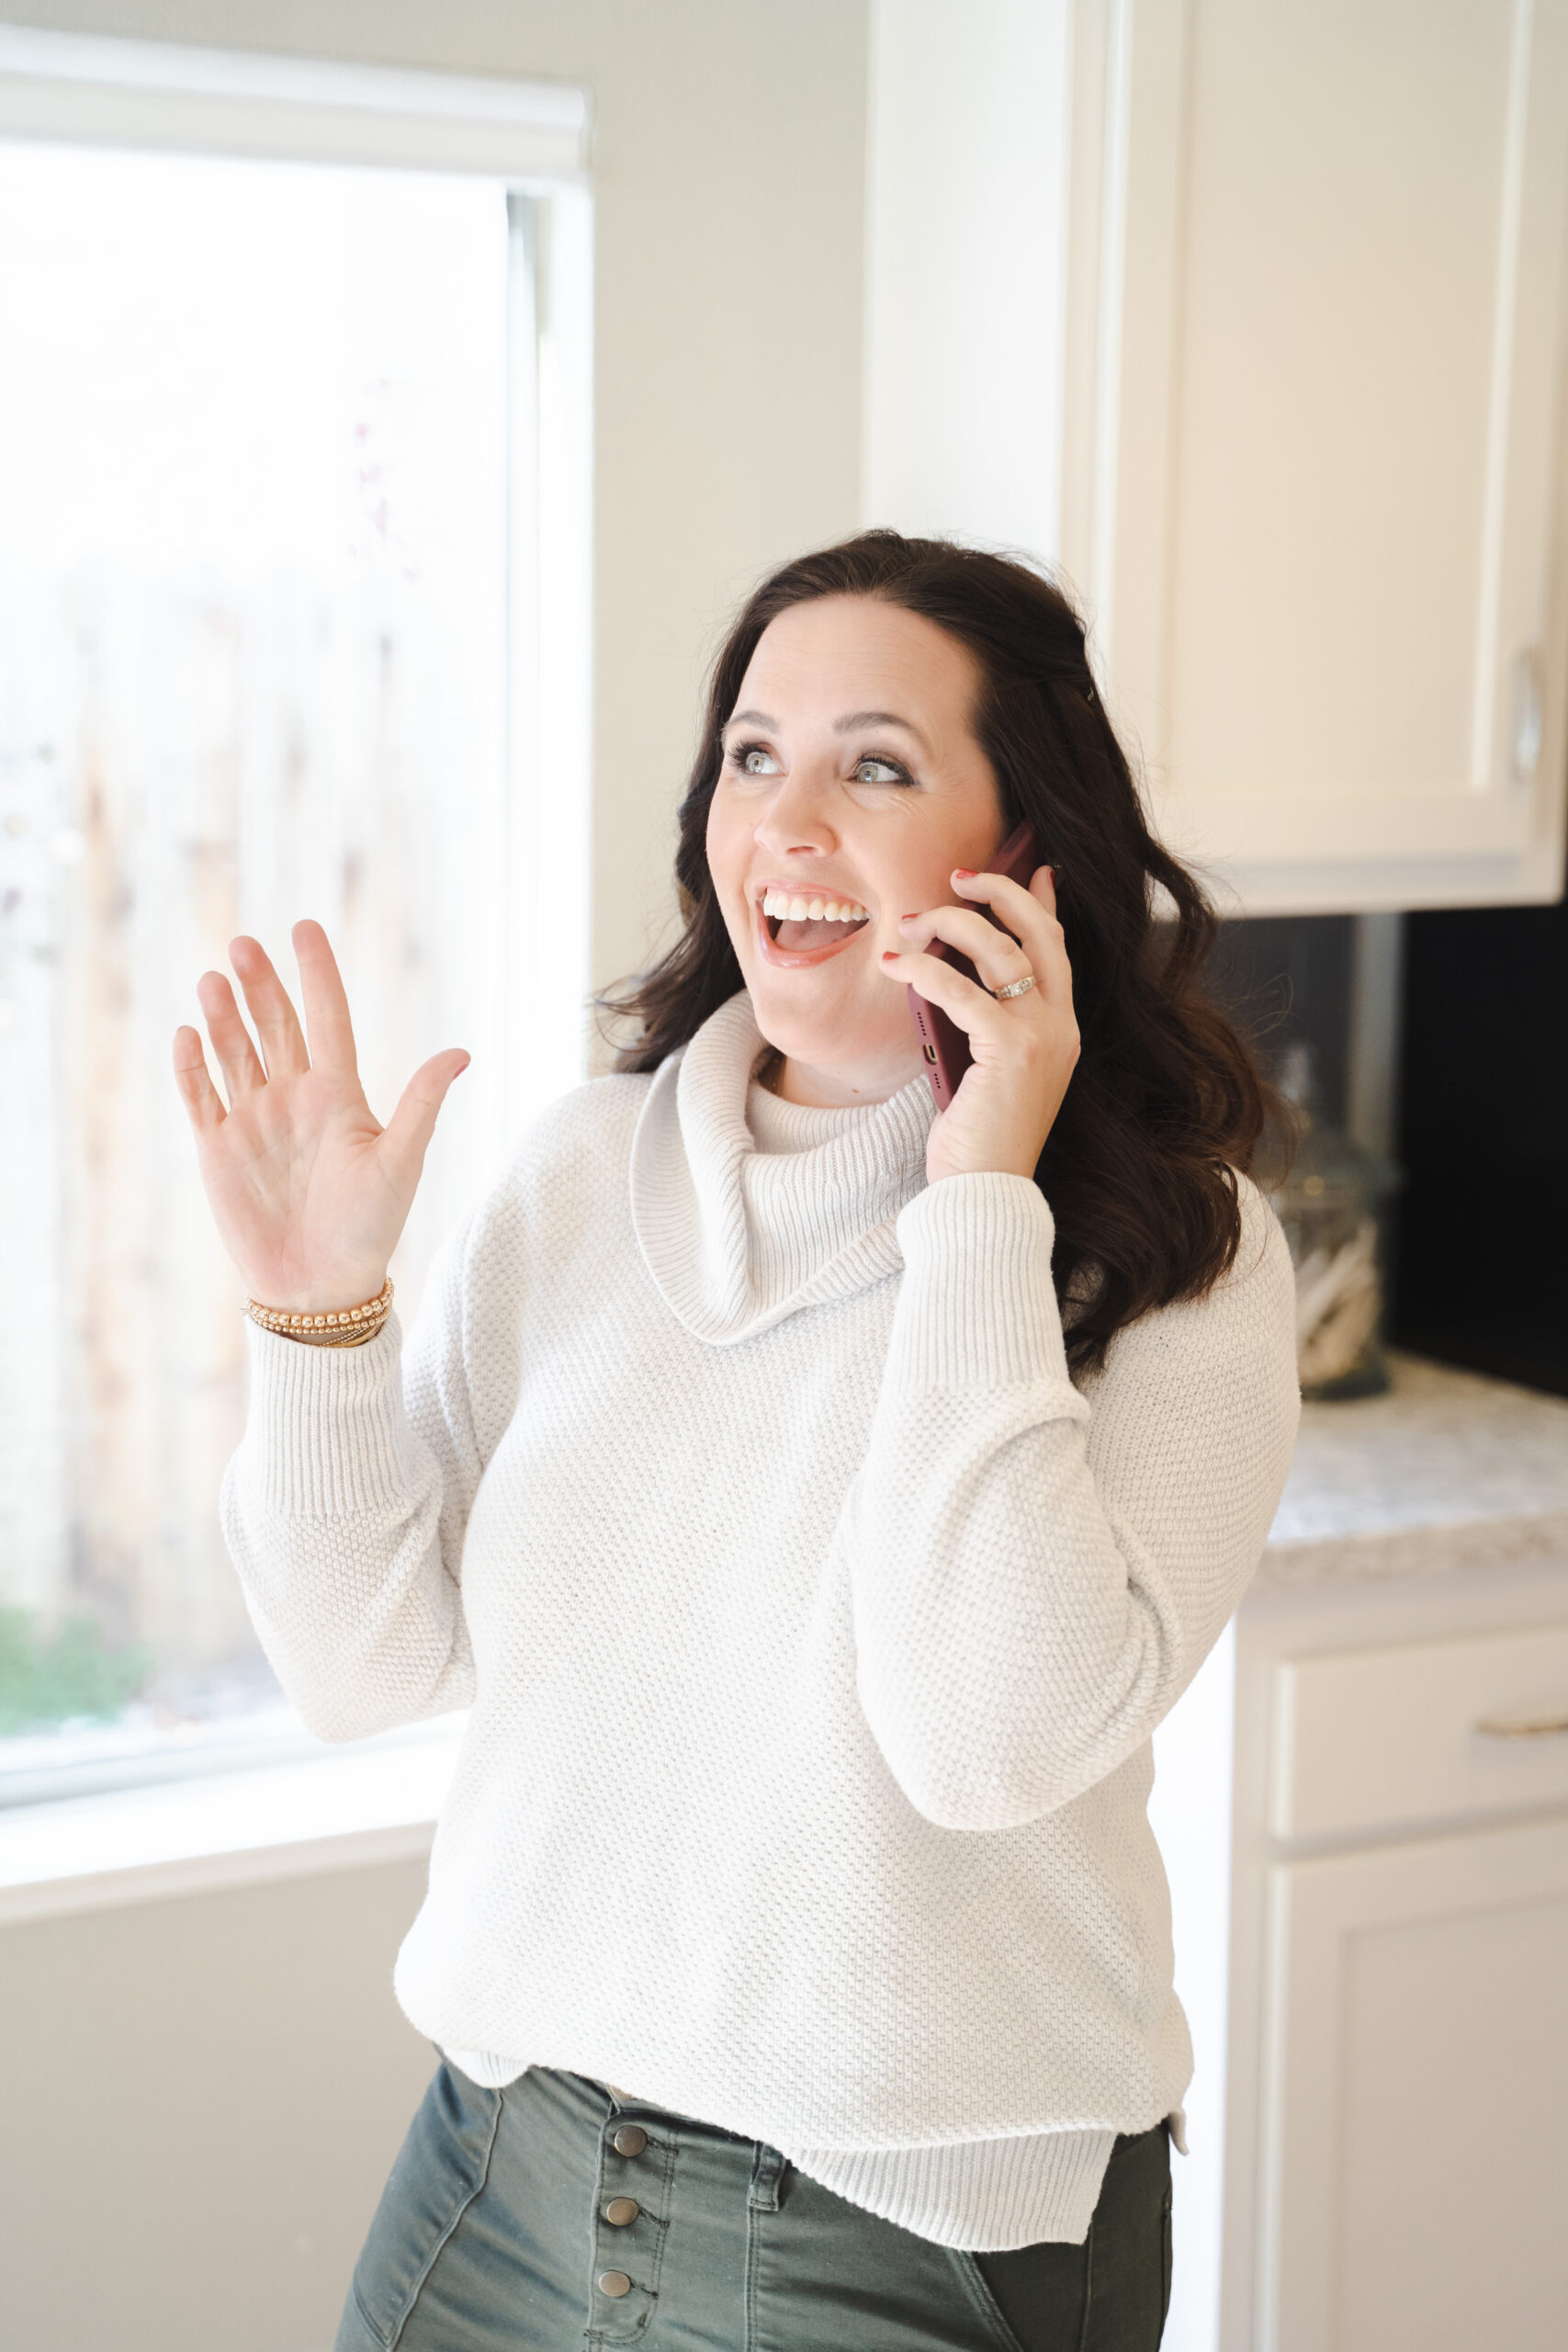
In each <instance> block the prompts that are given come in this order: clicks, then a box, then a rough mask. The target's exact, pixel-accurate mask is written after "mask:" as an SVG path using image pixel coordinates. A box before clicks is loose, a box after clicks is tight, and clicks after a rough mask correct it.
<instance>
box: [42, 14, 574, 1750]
mask: <svg viewBox="0 0 1568 2352" xmlns="http://www.w3.org/2000/svg"><path fill="white" fill-rule="evenodd" d="M84 46H85V48H87V49H95V50H102V49H104V48H105V47H115V46H117V45H114V44H93V43H89V44H85V45H84ZM125 46H126V47H127V48H130V47H132V46H134V45H131V44H126V45H125ZM4 63H5V57H4V53H3V51H0V66H3V65H4ZM241 63H242V64H243V61H241ZM232 70H238V69H232ZM311 70H316V69H311ZM323 70H330V69H323ZM241 78H242V81H243V75H242V77H241ZM394 78H396V77H394ZM406 78H407V80H408V81H410V82H411V83H412V82H421V81H427V80H428V79H429V77H417V76H410V77H406ZM464 86H468V85H464ZM175 143H177V142H175ZM586 315H587V243H586V231H585V225H584V211H583V209H582V208H581V204H579V205H578V206H577V207H576V208H574V206H573V204H572V202H571V201H570V191H568V194H567V197H566V198H565V199H564V200H563V199H562V198H561V197H560V194H559V192H558V191H552V190H551V189H550V188H549V187H547V186H546V187H540V186H538V185H535V186H532V187H530V186H528V185H522V186H520V185H519V184H518V183H517V181H516V180H515V179H513V177H511V176H510V175H504V174H502V173H499V172H497V173H494V174H491V175H486V174H483V173H479V172H474V171H467V172H463V173H460V174H459V173H457V172H446V171H442V170H439V169H428V168H427V169H423V170H420V171H412V170H399V169H389V168H385V167H384V166H382V165H379V164H359V165H356V166H355V168H343V167H342V166H339V165H334V164H324V163H317V162H309V163H298V162H283V161H277V160H254V159H253V158H251V157H248V156H243V155H228V156H199V155H195V154H190V153H172V152H163V153H158V152H147V153H130V152H125V151H123V150H119V149H112V148H92V147H88V146H85V145H76V144H70V143H52V144H51V143H32V142H23V141H0V515H4V517H5V525H4V529H3V531H0V647H3V649H4V652H3V655H0V1128H3V1130H4V1134H5V1137H6V1141H5V1147H4V1150H3V1152H0V1233H3V1234H4V1235H5V1237H6V1241H5V1247H4V1250H0V1793H6V1792H8V1793H9V1794H10V1795H12V1796H13V1797H18V1796H23V1795H36V1794H38V1793H39V1792H42V1791H43V1790H44V1789H46V1788H51V1787H52V1788H68V1787H83V1786H91V1785H98V1784H102V1783H103V1782H104V1781H113V1780H116V1779H120V1778H124V1777H127V1776H130V1775H131V1774H137V1775H141V1774H145V1773H148V1772H150V1771H152V1772H157V1771H167V1770H178V1769H181V1768H182V1766H188V1765H191V1764H200V1765H201V1766H202V1767H203V1768H209V1767H210V1765H211V1763H212V1761H213V1760H214V1758H216V1757H217V1756H218V1755H219V1754H220V1753H222V1754H224V1755H226V1756H228V1757H229V1758H233V1757H235V1756H237V1755H239V1754H241V1753H242V1752H243V1751H245V1750H247V1749H254V1750H256V1751H258V1752H269V1753H276V1739H277V1737H278V1736H284V1737H290V1736H293V1737H299V1736H302V1735H301V1734H300V1731H299V1725H298V1724H297V1723H296V1721H295V1719H294V1718H293V1716H292V1714H291V1713H290V1711H289V1710H288V1708H287V1706H286V1705H285V1704H284V1702H283V1701H282V1698H281V1694H280V1693H279V1692H278V1691H277V1690H276V1685H275V1684H274V1682H273V1680H272V1678H271V1676H270V1674H269V1672H268V1670H267V1668H266V1667H265V1662H264V1661H263V1659H262V1658H261V1656H260V1652H259V1649H258V1647H257V1645H256V1643H255V1639H254V1633H253V1631H252V1629H251V1626H250V1623H249V1619H248V1617H247V1614H246V1611H245V1609H244V1604H243V1598H242V1595H241V1591H240V1588H239V1585H238V1581H237V1579H236V1577H235V1576H234V1574H233V1571H232V1568H231V1566H230V1565H229V1563H228V1560H227V1557H226V1555H225V1554H224V1552H223V1549H222V1544H221V1542H220V1535H219V1531H218V1525H217V1518H216V1498H217V1489H218V1483H219V1479H220V1474H221V1470H222V1466H223V1463H224V1461H225V1460H226V1458H227V1456H228V1454H229V1453H230V1452H231V1450H232V1447H233V1445H234V1443H235V1442H236V1440H237V1436H238V1433H239V1428H240V1424H241V1419H242V1414H243V1363H244V1354H243V1325H242V1320H241V1317H240V1314H239V1312H238V1308H239V1302H240V1297H241V1288H240V1285H239V1283H238V1280H237V1277H236V1276H235V1274H234V1272H233V1270H232V1268H231V1266H230V1265H229V1263H228V1261H227V1259H226V1258H225V1256H224V1254H223V1252H222V1250H221V1247H220V1244H219V1243H218V1241H217V1238H216V1236H215V1234H214V1233H213V1231H212V1228H211V1224H210V1219H209V1216H208V1215H207V1212H206V1208H205V1204H204V1202H203V1200H202V1197H201V1193H200V1188H199V1184H198V1182H197V1178H196V1173H195V1167H194V1160H193V1155H192V1150H191V1145H190V1139H189V1136H188V1133H187V1132H186V1125H185V1118H184V1114H183V1112H182V1111H181V1109H180V1106H179V1103H178V1100H177V1097H176V1096H175V1092H174V1089H173V1085H172V1081H171V1079H170V1075H169V1045H170V1039H171V1036H172V1034H173V1031H174V1029H175V1027H176V1026H177V1025H178V1023H180V1022H181V1021H189V1020H195V1019H197V1013H196V1011H195V999H194V984H195V981H196V978H197V975H198V974H199V973H200V972H201V971H202V970H203V969H205V968H207V967H209V966H217V967H219V968H225V967H226V956H225V949H226V944H227V941H228V940H229V939H230V938H231V936H232V935H233V933H235V932H236V931H240V930H244V931H250V932H254V933H256V934H257V935H258V936H259V937H260V938H262V939H263V940H264V942H265V944H267V946H268V948H269V949H270V950H271V952H272V953H273V955H274V957H275V960H276V961H277V963H278V965H279V967H280V969H281V970H282V971H283V973H284V976H285V978H286V979H288V980H289V981H290V982H292V979H293V966H292V957H291V955H290V953H289V948H288V927H289V924H290V922H292V921H293V920H294V919H295V918H296V917H297V916H299V915H300V914H305V913H310V914H314V915H317V916H319V917H320V918H321V921H322V922H324V923H325V924H326V927H327V930H328V932H329V934H330V935H331V937H332V939H333V944H334V946H335V948H336V950H337V953H338V956H339V960H340V962H341V963H342V965H343V967H344V975H345V978H346V980H347V984H348V988H349V992H350V1001H351V1003H352V1004H353V1006H354V1009H355V1021H356V1028H357V1031H358V1035H359V1040H360V1052H361V1063H362V1068H363V1070H364V1074H365V1080H366V1087H367V1093H368V1095H369V1098H370V1102H371V1104H372V1106H373V1108H374V1109H376V1110H377V1112H378V1114H380V1115H381V1116H382V1117H385V1116H387V1115H388V1114H389V1112H390V1109H391V1106H392V1103H393V1102H394V1101H395V1099H396V1096H397V1092H398V1091H399V1089H400V1086H401V1083H402V1081H403V1080H404V1079H405V1078H406V1077H407V1075H408V1074H409V1072H410V1071H411V1070H412V1068H413V1067H414V1065H415V1064H416V1063H417V1062H418V1061H420V1060H421V1059H423V1057H424V1056H426V1055H427V1054H429V1053H431V1052H433V1051H434V1050H435V1049H436V1048H437V1047H438V1046H443V1045H447V1044H459V1043H460V1044H464V1045H467V1046H469V1047H470V1048H471V1049H472V1051H473V1054H474V1062H473V1066H472V1068H471V1069H470V1070H469V1071H468V1074H467V1075H466V1077H465V1078H464V1080H463V1081H462V1082H461V1084H460V1085H459V1086H458V1087H457V1089H456V1090H455V1091H454V1093H453V1096H452V1098H451V1100H450V1101H449V1103H448V1105H447V1107H446V1111H445V1112H444V1114H443V1118H442V1123H441V1129H440V1131H439V1132H438V1135H437V1138H436V1142H435V1145H434V1148H433V1151H432V1154H431V1157H430V1160H429V1162H428V1164H427V1169H426V1174H425V1179H424V1182H423V1186H422V1189H421V1193H420V1197H419V1200H418V1202H417V1203H416V1205H415V1210H414V1215H413V1217H412V1222H411V1225H410V1227H409V1231H408V1233H407V1235H406V1236H405V1238H404V1241H403V1244H402V1246H401V1248H400V1250H399V1253H398V1257H397V1259H396V1260H395V1261H394V1265H393V1274H394V1278H395V1280H396V1282H397V1284H398V1290H399V1304H400V1309H401V1310H402V1312H403V1314H404V1317H405V1321H406V1319H407V1317H409V1316H410V1315H412V1310H413V1308H414V1307H415V1306H416V1305H417V1302H418V1298H419V1294H420V1290H421V1286H422V1284H423V1280H424V1277H425V1273H426V1270H427V1268H428V1266H429V1262H430V1259H431V1256H432V1253H433V1250H434V1248H435V1246H436V1244H437V1243H438V1241H439V1239H440V1238H441V1235H442V1234H443V1232H444V1231H445V1230H446V1228H447V1227H449V1226H450V1225H451V1223H452V1222H453V1221H454V1219H455V1218H456V1216H457V1215H458V1214H460V1212H461V1210H462V1209H463V1207H464V1206H465V1205H466V1204H468V1202H469V1201H470V1200H471V1199H472V1198H473V1197H474V1196H475V1194H476V1193H477V1192H478V1191H479V1190H480V1189H481V1188H482V1186H483V1184H484V1182H485V1181H486V1179H487V1176H488V1175H489V1173H490V1172H491V1170H493V1169H494V1168H495V1167H496V1165H497V1164H498V1162H499V1161H500V1159H502V1155H503V1153H504V1151H505V1149H506V1148H507V1146H508V1143H509V1141H510V1139H511V1138H512V1137H513V1136H514V1135H515V1133H516V1131H517V1128H518V1126H519V1125H520V1124H521V1123H522V1122H524V1121H525V1119H526V1118H527V1117H528V1115H529V1114H531V1113H532V1112H534V1111H535V1110H536V1109H537V1108H538V1107H539V1106H540V1104H541V1103H542V1102H543V1101H544V1100H546V1099H547V1098H548V1097H549V1096H550V1095H551V1094H553V1093H556V1092H558V1091H560V1090H561V1088H563V1087H564V1086H568V1085H570V1084H573V1083H575V1082H577V1080H578V1079H579V1078H580V1077H581V1074H582V1065H583V1003H584V999H585V995H586V978H585V975H586V920H585V907H586V889H585V854H584V850H583V842H585V839H586V806H585V801H586V785H585V778H584V775H583V757H582V753H583V746H584V744H585V741H586V720H585V716H584V705H585V678H586V659H585V653H584V646H585V640H586V630H585V627H584V609H585V601H586V582H587V539H586V526H585V509H586V499H585V496H584V495H583V491H582V483H583V480H584V476H585V471H586V448H587V441H586V414H585V406H586V368H585V363H584V357H583V351H584V345H585V331H584V325H583V322H585V320H586ZM546 870H547V871H548V875H549V884H548V887H547V888H546V887H545V886H544V883H543V879H542V877H543V874H544V872H545V871H546ZM524 1006H526V1007H527V1008H528V1012H529V1029H528V1035H529V1040H530V1052H529V1054H528V1055H527V1056H526V1057H524V1056H522V1055H521V1054H520V1053H519V1051H518V1043H519V1037H520V1009H521V1008H522V1007H524ZM541 1037H542V1038H543V1039H545V1040H546V1041H547V1050H546V1051H544V1052H543V1053H541V1052H539V1051H538V1050H537V1049H536V1039H537V1038H541Z"/></svg>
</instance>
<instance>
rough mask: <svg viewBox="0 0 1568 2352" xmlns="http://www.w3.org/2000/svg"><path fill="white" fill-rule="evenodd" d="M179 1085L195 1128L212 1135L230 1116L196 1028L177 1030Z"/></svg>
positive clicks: (176, 1053) (176, 1045) (202, 1134)
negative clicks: (209, 1067) (213, 1077)
mask: <svg viewBox="0 0 1568 2352" xmlns="http://www.w3.org/2000/svg"><path fill="white" fill-rule="evenodd" d="M175 1085H176V1086H177V1087H178V1089H179V1094H180V1101H181V1102H182V1103H184V1104H185V1106H186V1115H187V1117H188V1118H189V1120H190V1123H191V1125H192V1127H193V1128H194V1129H195V1131H196V1133H197V1135H198V1136H206V1135H210V1134H211V1133H212V1131H213V1129H214V1127H220V1126H221V1125H222V1124H223V1122H224V1120H225V1119H226V1118H227V1117H228V1115H229V1114H228V1113H227V1112H226V1111H225V1110H224V1108H223V1098H222V1096H221V1095H220V1093H219V1091H218V1089H217V1088H216V1087H215V1086H214V1085H213V1083H212V1074H211V1072H210V1071H209V1069H208V1067H207V1056H206V1054H205V1053H204V1052H203V1051H202V1046H201V1037H200V1035H199V1033H198V1032H197V1030H195V1029H176V1030H175Z"/></svg>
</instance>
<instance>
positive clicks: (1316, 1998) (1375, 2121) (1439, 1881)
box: [1255, 1815, 1568, 2352]
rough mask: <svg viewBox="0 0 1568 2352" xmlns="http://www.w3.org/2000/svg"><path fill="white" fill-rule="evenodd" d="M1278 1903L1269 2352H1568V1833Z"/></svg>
mask: <svg viewBox="0 0 1568 2352" xmlns="http://www.w3.org/2000/svg"><path fill="white" fill-rule="evenodd" d="M1264 2032H1265V2053H1264V2078H1263V2103H1264V2114H1265V2119H1266V2120H1265V2131H1264V2143H1263V2157H1264V2167H1263V2171H1264V2177H1263V2183H1262V2198H1261V2211H1260V2215H1259V2221H1260V2241H1259V2248H1258V2254H1259V2261H1258V2320H1257V2329H1256V2338H1255V2340H1256V2342H1257V2344H1258V2347H1259V2352H1389V2347H1390V2346H1396V2345H1412V2346H1414V2345H1418V2346H1420V2347H1421V2352H1474V2347H1475V2346H1479V2345H1497V2346H1503V2345H1506V2346H1508V2352H1562V2346H1563V2345H1564V2344H1565V2343H1568V2230H1565V2229H1564V2227H1563V2219H1564V2216H1565V2215H1568V1819H1565V1818H1563V1817H1562V1816H1561V1815H1558V1816H1556V1817H1554V1818H1552V1819H1551V1820H1548V1821H1544V1822H1539V1823H1534V1822H1532V1823H1529V1824H1525V1825H1519V1826H1509V1827H1503V1828H1492V1829H1487V1830H1479V1831H1472V1832H1469V1833H1467V1834H1466V1835H1464V1836H1462V1837H1457V1838H1432V1839H1429V1840H1423V1841H1421V1842H1419V1843H1412V1844H1407V1845H1399V1846H1393V1847H1376V1848H1372V1849H1370V1850H1367V1851H1362V1852H1359V1853H1352V1854H1336V1855H1333V1856H1329V1857H1324V1858H1321V1859H1317V1860H1307V1861H1299V1862H1290V1863H1284V1864H1280V1865H1277V1866H1276V1867H1275V1868H1274V1869H1273V1870H1272V1871H1270V1873H1269V1970H1268V1975H1267V1980H1266V1989H1265V2026H1264Z"/></svg>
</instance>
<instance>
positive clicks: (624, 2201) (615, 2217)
mask: <svg viewBox="0 0 1568 2352" xmlns="http://www.w3.org/2000/svg"><path fill="white" fill-rule="evenodd" d="M640 2210H641V2209H640V2208H639V2206H638V2204H637V2199H636V2198H635V2197H612V2198H611V2199H610V2201H609V2203H608V2204H607V2205H606V2206H605V2208H604V2219H605V2220H606V2221H607V2222H609V2223H610V2224H611V2226H612V2228H614V2229H617V2230H624V2229H625V2228H626V2223H627V2222H635V2221H636V2220H637V2214H638V2212H639V2211H640Z"/></svg>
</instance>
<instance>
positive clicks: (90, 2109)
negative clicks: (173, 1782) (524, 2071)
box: [0, 1862, 435, 2352]
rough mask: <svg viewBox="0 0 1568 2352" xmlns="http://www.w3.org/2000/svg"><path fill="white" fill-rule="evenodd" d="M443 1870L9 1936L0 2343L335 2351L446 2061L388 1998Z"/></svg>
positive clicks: (2, 2010) (18, 1929)
mask: <svg viewBox="0 0 1568 2352" xmlns="http://www.w3.org/2000/svg"><path fill="white" fill-rule="evenodd" d="M423 1883H424V1867H423V1863H412V1862H397V1863H391V1864H382V1865H380V1866H379V1867H376V1868H370V1869H365V1870H355V1871H340V1872H338V1873H336V1874H335V1875H333V1876H331V1877H321V1878H299V1879H290V1880H284V1881H281V1882H276V1883H272V1884H269V1885H261V1886H251V1887H242V1888H231V1889H227V1890H225V1891H224V1892H222V1893H215V1894H203V1895H187V1896H182V1897H179V1898H177V1899H175V1900H170V1901H164V1902H156V1903H143V1904H138V1905H128V1906H127V1907H126V1908H124V1909H122V1910H111V1911H103V1912H98V1913H93V1912H78V1913H75V1914H73V1915H72V1916H71V1917H64V1918H56V1919H41V1920H37V1921H34V1922H31V1923H29V1924H28V1925H25V1926H13V1927H10V1928H6V1929H5V1931H4V1932H3V1933H0V1988H3V1990H0V2214H3V2215H4V2220H3V2222H0V2241H3V2243H4V2257H3V2277H0V2336H3V2337H4V2340H5V2341H6V2343H7V2344H8V2345H13V2346H17V2352H20V2347H22V2346H26V2347H27V2352H327V2347H328V2346H330V2345H331V2343H332V2340H333V2331H334V2329H335V2327H336V2324H337V2317H338V2313H339V2312H340V2310H341V2309H342V2306H343V2299H344V2293H345V2291H346V2289H347V2285H348V2280H349V2277H350V2275H351V2273H352V2271H353V2268H354V2263H355V2256H356V2255H357V2253H358V2250H359V2246H360V2245H361V2243H362V2241H363V2238H364V2234H365V2231H366V2228H367V2224H368V2222H369V2220H370V2216H371V2214H372V2213H373V2212H374V2211H375V2208H376V2200H377V2199H378V2196H379V2195H380V2192H381V2186H382V2183H383V2181H384V2180H385V2178H386V2176H387V2172H388V2170H389V2166H390V2165H391V2161H392V2158H393V2156H394V2155H395V2154H397V2150H398V2145H399V2143H400V2140H401V2138H402V2135H403V2132H404V2131H405V2130H406V2129H407V2127H408V2120H409V2117H410V2116H411V2115H412V2112H413V2109H414V2108H415V2106H416V2105H417V2104H418V2101H419V2098H420V2097H421V2094H422V2092H423V2087H424V2085H425V2083H426V2082H427V2081H428V2079H429V2077H430V2075H431V2073H432V2071H433V2069H434V2063H435V2062H434V2056H433V2054H432V2052H431V2050H430V2047H429V2044H428V2043H427V2042H425V2041H422V2040H421V2038H420V2036H419V2035H418V2034H416V2033H415V2032H414V2030H413V2029H412V2027H411V2026H410V2025H408V2024H407V2022H406V2021H405V2020H404V2018H403V2017H402V2015H401V2013H400V2010H399V2009H398V2007H397V2005H396V2003H395V2002H394V2000H393V1997H392V1988H391V1960H392V1954H393V1952H394V1951H395V1950H396V1948H397V1945H398V1943H399V1941H400V1939H401V1937H402V1935H403V1933H404V1931H405V1930H406V1928H408V1926H409V1923H410V1921H411V1920H412V1917H413V1915H414V1912H415V1911H416V1910H417V1909H418V1907H419V1902H420V1897H421V1894H423Z"/></svg>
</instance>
